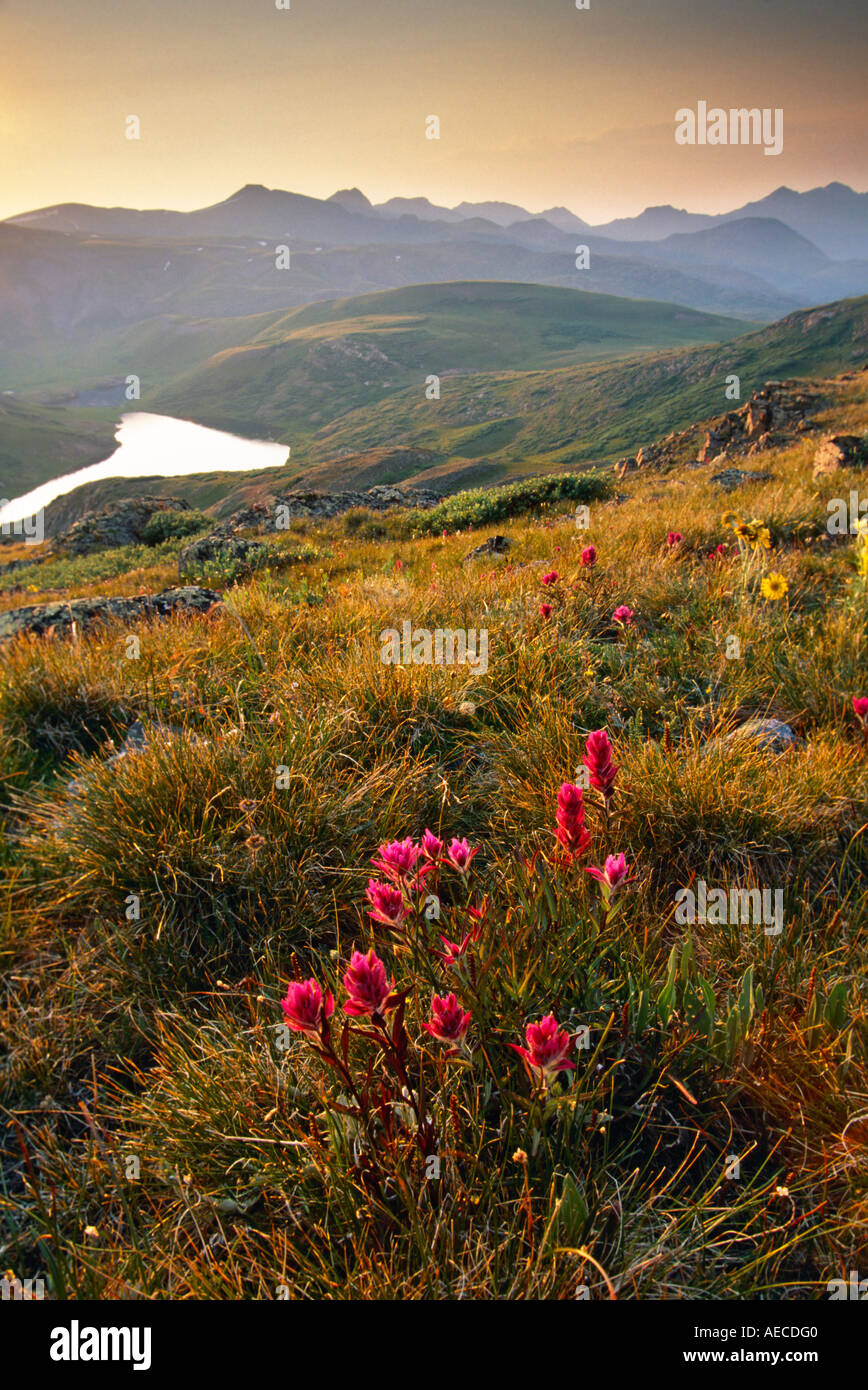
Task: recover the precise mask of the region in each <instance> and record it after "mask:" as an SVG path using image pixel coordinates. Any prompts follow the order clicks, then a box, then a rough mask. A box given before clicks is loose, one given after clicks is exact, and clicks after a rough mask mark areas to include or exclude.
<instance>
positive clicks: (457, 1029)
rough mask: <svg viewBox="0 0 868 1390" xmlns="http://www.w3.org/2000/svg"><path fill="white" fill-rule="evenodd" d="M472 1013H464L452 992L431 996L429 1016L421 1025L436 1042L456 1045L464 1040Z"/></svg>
mask: <svg viewBox="0 0 868 1390" xmlns="http://www.w3.org/2000/svg"><path fill="white" fill-rule="evenodd" d="M471 1018H472V1014H469V1013H465V1012H464V1010H463V1009H462V1007H461V1005H460V1004H459V1002H458V1000H457V999H456V998H455V995H454V994H443V995H440V994H434V995H432V997H431V1017H430V1019H429V1020H428V1022H427V1023H423V1024H422V1027H423V1028H424V1029H425V1030H426V1032H428V1033H430V1034H431V1036H432V1038H436V1039H437V1041H438V1042H442V1043H451V1044H452V1045H453V1046H457V1045H458V1044H459V1043H462V1042H463V1041H464V1037H465V1034H466V1033H467V1030H468V1028H469V1027H470V1020H471Z"/></svg>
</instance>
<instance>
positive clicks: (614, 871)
mask: <svg viewBox="0 0 868 1390" xmlns="http://www.w3.org/2000/svg"><path fill="white" fill-rule="evenodd" d="M585 873H586V874H590V875H591V877H592V878H595V879H597V880H598V881H599V882H600V883H602V884H604V885H605V887H606V888H607V889H608V890H609V892H610V893H617V891H618V889H619V888H623V887H624V884H625V883H629V881H630V865H629V864H628V863H627V860H626V858H625V857H624V855H623V854H610V855H609V856H608V858H607V859H606V863H605V865H604V866H603V868H602V869H586V870H585Z"/></svg>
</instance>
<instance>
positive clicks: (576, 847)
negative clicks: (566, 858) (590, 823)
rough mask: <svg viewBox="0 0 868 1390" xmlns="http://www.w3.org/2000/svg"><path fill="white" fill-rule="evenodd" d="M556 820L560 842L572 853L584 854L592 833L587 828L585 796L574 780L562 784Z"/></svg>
mask: <svg viewBox="0 0 868 1390" xmlns="http://www.w3.org/2000/svg"><path fill="white" fill-rule="evenodd" d="M556 820H557V826H558V829H557V836H558V842H559V843H560V844H561V845H562V846H563V848H564V849H565V850H566V851H567V852H568V853H569V854H571V855H576V854H583V853H584V851H585V850H586V849H587V848H588V845H589V844H590V843H591V835H590V832H589V831H588V830H587V829H586V828H585V798H584V795H583V793H582V789H581V787H577V786H575V784H574V783H572V782H563V783H562V784H561V789H560V791H559V792H558V810H557V816H556Z"/></svg>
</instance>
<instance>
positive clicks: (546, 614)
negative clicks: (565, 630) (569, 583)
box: [539, 603, 552, 618]
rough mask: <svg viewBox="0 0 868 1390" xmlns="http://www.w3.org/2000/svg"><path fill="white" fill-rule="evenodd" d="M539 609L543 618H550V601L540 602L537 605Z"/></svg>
mask: <svg viewBox="0 0 868 1390" xmlns="http://www.w3.org/2000/svg"><path fill="white" fill-rule="evenodd" d="M539 611H540V615H541V616H542V617H543V618H550V617H551V615H552V606H551V604H550V603H541V604H540V606H539Z"/></svg>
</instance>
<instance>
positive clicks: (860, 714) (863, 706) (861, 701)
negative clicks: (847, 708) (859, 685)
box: [853, 695, 868, 730]
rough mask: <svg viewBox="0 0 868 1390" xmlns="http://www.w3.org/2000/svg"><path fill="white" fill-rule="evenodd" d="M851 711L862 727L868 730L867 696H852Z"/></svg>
mask: <svg viewBox="0 0 868 1390" xmlns="http://www.w3.org/2000/svg"><path fill="white" fill-rule="evenodd" d="M853 713H854V714H855V716H856V718H857V719H858V720H859V723H860V724H861V725H862V728H863V729H866V730H868V696H865V695H854V696H853Z"/></svg>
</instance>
